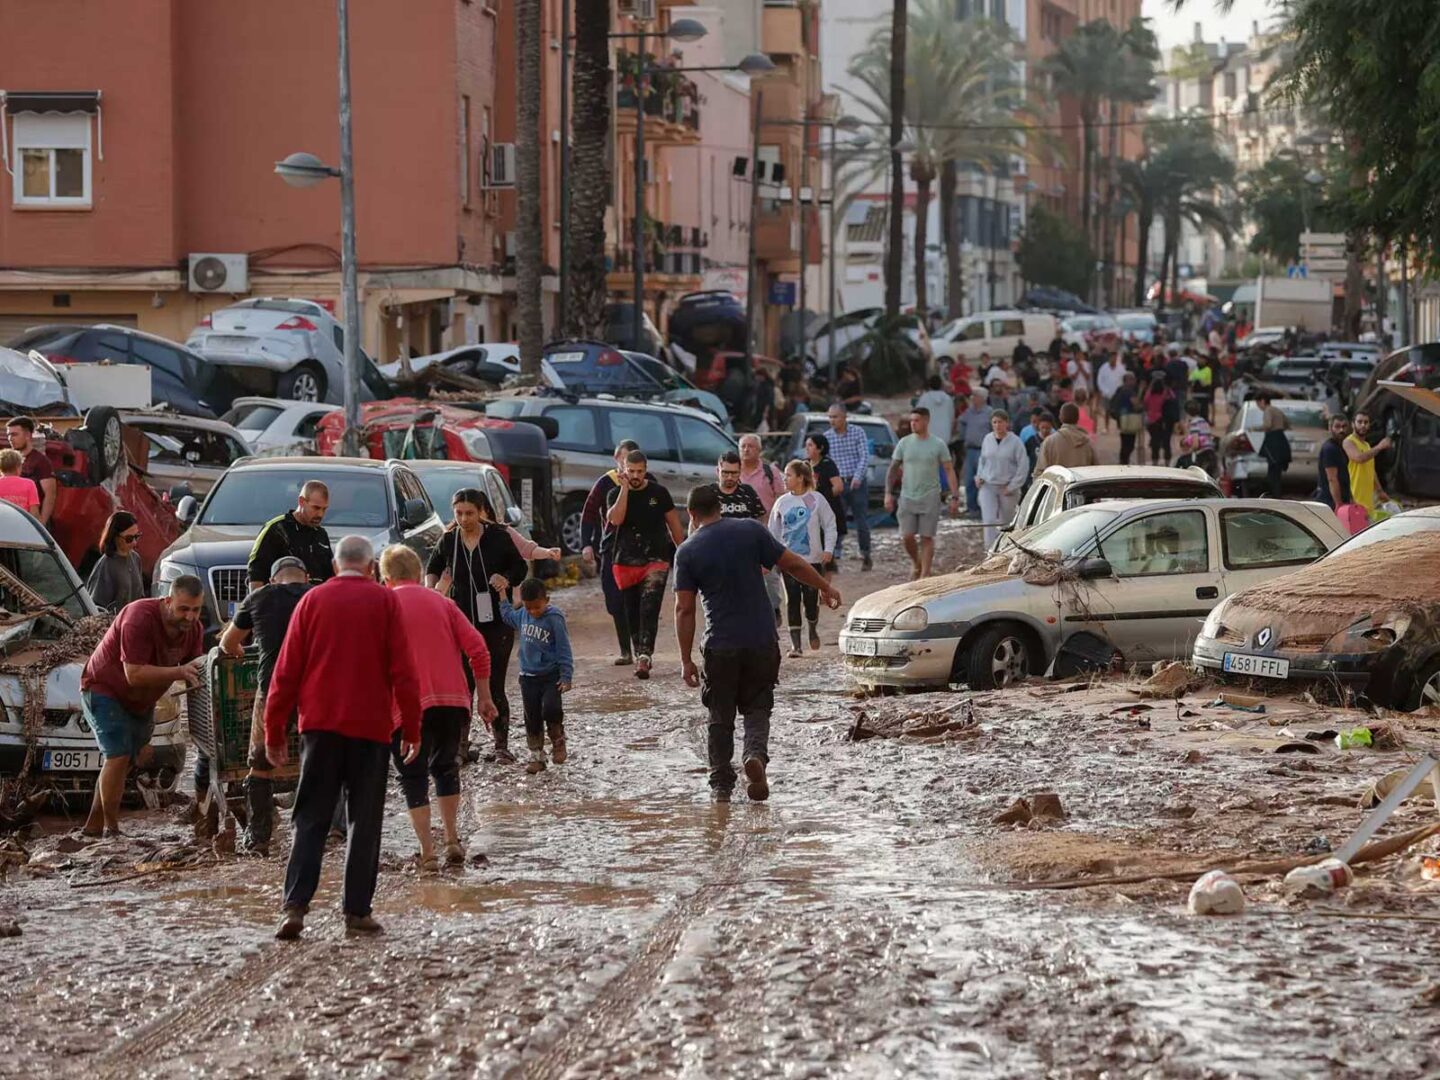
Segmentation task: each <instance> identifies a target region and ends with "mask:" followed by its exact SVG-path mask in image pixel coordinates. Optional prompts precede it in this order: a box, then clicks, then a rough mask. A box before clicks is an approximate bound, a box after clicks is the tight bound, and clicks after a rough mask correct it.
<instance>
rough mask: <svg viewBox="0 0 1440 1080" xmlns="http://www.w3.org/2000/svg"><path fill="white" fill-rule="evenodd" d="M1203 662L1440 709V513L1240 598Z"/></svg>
mask: <svg viewBox="0 0 1440 1080" xmlns="http://www.w3.org/2000/svg"><path fill="white" fill-rule="evenodd" d="M1193 659H1194V662H1195V664H1196V666H1198V667H1201V668H1204V669H1207V670H1210V671H1214V672H1217V673H1219V674H1221V675H1222V676H1230V677H1237V678H1247V679H1254V680H1256V681H1258V682H1272V681H1273V682H1302V681H1303V682H1310V683H1321V684H1328V685H1329V686H1331V687H1332V688H1335V689H1339V688H1349V689H1352V690H1354V691H1356V692H1358V693H1362V694H1364V695H1365V696H1366V697H1367V698H1369V699H1370V700H1371V701H1372V702H1374V703H1375V704H1377V705H1383V706H1386V707H1388V708H1394V709H1406V710H1411V709H1417V708H1419V707H1420V706H1422V705H1440V507H1433V506H1432V507H1426V508H1424V509H1421V510H1410V511H1408V512H1406V513H1403V514H1398V515H1396V516H1395V517H1392V518H1389V519H1388V520H1386V521H1382V522H1380V523H1379V524H1378V525H1374V526H1372V527H1371V528H1369V529H1366V530H1365V531H1364V532H1362V533H1359V534H1358V535H1356V536H1353V537H1351V538H1350V539H1349V540H1348V541H1346V542H1345V543H1344V544H1342V545H1341V546H1340V547H1338V548H1336V549H1335V550H1334V551H1332V552H1331V553H1330V554H1329V555H1327V556H1326V557H1325V558H1323V559H1321V560H1320V561H1319V562H1317V563H1314V564H1313V565H1311V566H1307V567H1305V568H1304V569H1302V570H1297V571H1295V572H1294V573H1291V574H1287V575H1285V576H1284V577H1281V578H1277V579H1275V580H1274V581H1268V582H1265V583H1264V584H1262V585H1258V586H1256V587H1254V588H1251V589H1246V590H1244V591H1241V592H1238V593H1236V594H1235V595H1233V596H1230V597H1229V598H1228V599H1226V600H1225V601H1223V602H1222V603H1221V604H1219V605H1218V606H1217V607H1216V608H1215V609H1214V611H1212V612H1211V613H1210V617H1209V618H1208V619H1207V620H1206V621H1205V625H1204V627H1203V628H1202V629H1201V632H1200V636H1199V637H1198V638H1196V640H1195V651H1194V657H1193Z"/></svg>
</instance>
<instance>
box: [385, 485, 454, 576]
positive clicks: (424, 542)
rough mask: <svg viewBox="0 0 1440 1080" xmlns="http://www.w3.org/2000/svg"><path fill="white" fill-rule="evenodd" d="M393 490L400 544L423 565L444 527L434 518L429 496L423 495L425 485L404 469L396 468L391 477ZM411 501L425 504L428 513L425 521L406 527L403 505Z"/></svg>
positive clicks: (438, 540)
mask: <svg viewBox="0 0 1440 1080" xmlns="http://www.w3.org/2000/svg"><path fill="white" fill-rule="evenodd" d="M393 483H394V489H395V519H396V525H395V527H396V531H397V533H398V534H399V536H400V542H401V543H402V544H404V545H405V546H406V547H408V548H410V549H411V550H413V551H414V552H415V554H417V555H419V556H420V561H421V562H422V563H423V562H425V560H427V559H428V558H429V557H430V552H431V550H432V549H433V548H434V547H435V545H436V544H437V543H439V542H440V534H441V533H442V532H443V531H444V527H443V526H442V525H441V524H440V519H439V518H438V517H436V516H435V508H434V506H432V505H431V503H430V496H429V495H427V494H426V493H425V485H424V484H422V483H421V482H420V478H419V477H418V476H416V475H415V474H414V473H413V472H411V471H410V470H409V469H406V468H403V467H402V468H397V469H396V470H395V472H394V475H393ZM411 499H419V500H420V501H421V502H423V503H424V504H425V508H426V509H427V510H428V511H429V514H428V515H427V516H426V518H425V520H423V521H422V522H420V523H419V524H418V525H406V524H405V521H404V515H405V505H406V503H408V502H409V501H410V500H411Z"/></svg>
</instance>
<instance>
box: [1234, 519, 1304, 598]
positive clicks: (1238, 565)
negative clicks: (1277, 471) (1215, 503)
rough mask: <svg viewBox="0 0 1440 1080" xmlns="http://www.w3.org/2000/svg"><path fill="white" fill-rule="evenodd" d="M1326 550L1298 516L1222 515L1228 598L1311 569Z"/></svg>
mask: <svg viewBox="0 0 1440 1080" xmlns="http://www.w3.org/2000/svg"><path fill="white" fill-rule="evenodd" d="M1326 550H1327V548H1326V546H1325V542H1324V541H1323V540H1321V539H1320V538H1319V537H1318V536H1316V535H1315V533H1313V532H1312V531H1311V530H1310V529H1309V528H1308V527H1307V525H1306V524H1305V521H1304V518H1303V517H1302V516H1301V515H1299V514H1289V513H1286V512H1285V511H1284V510H1282V509H1279V508H1274V509H1272V508H1269V507H1237V508H1235V509H1234V510H1221V511H1220V555H1221V559H1222V561H1223V563H1224V567H1225V595H1226V596H1232V595H1234V594H1235V593H1237V592H1241V591H1243V590H1245V589H1248V588H1250V587H1251V586H1252V585H1259V584H1260V583H1262V582H1265V581H1269V580H1270V579H1271V578H1274V577H1279V576H1280V575H1282V574H1287V573H1289V572H1290V571H1291V570H1294V569H1296V568H1297V567H1301V566H1305V565H1308V564H1309V563H1312V562H1314V561H1315V560H1316V559H1318V558H1320V557H1321V556H1322V555H1324V554H1325V552H1326Z"/></svg>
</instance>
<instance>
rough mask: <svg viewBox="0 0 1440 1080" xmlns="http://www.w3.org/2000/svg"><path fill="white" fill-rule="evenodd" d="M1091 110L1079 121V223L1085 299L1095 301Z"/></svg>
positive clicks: (1093, 159)
mask: <svg viewBox="0 0 1440 1080" xmlns="http://www.w3.org/2000/svg"><path fill="white" fill-rule="evenodd" d="M1091 112H1092V110H1090V109H1088V108H1087V109H1085V111H1084V116H1083V118H1082V120H1081V125H1082V129H1083V131H1084V141H1083V144H1082V146H1081V150H1080V222H1081V225H1082V226H1083V227H1084V232H1085V243H1086V244H1089V245H1090V251H1091V253H1092V254H1091V265H1090V266H1089V267H1088V268H1087V269H1086V272H1085V299H1086V300H1092V301H1093V300H1094V299H1095V266H1094V251H1095V237H1094V236H1093V234H1092V231H1091V228H1090V218H1091V212H1090V194H1091V192H1092V191H1093V190H1094V186H1095V118H1094V117H1093V116H1092V115H1091Z"/></svg>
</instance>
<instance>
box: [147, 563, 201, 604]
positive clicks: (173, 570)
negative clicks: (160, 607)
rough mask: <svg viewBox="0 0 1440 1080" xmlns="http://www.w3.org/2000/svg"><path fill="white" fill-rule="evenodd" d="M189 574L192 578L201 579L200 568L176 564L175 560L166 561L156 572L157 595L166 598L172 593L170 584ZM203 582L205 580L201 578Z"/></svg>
mask: <svg viewBox="0 0 1440 1080" xmlns="http://www.w3.org/2000/svg"><path fill="white" fill-rule="evenodd" d="M186 574H189V575H190V576H191V577H200V568H199V567H197V566H190V565H188V564H186V563H182V562H175V561H174V560H173V559H165V560H164V561H163V562H161V563H160V567H159V569H158V570H156V571H155V595H156V596H166V595H168V594H169V592H170V583H171V582H172V581H174V580H175V579H176V578H178V577H184V576H185V575H186ZM201 580H202V581H203V580H204V579H203V578H201Z"/></svg>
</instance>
